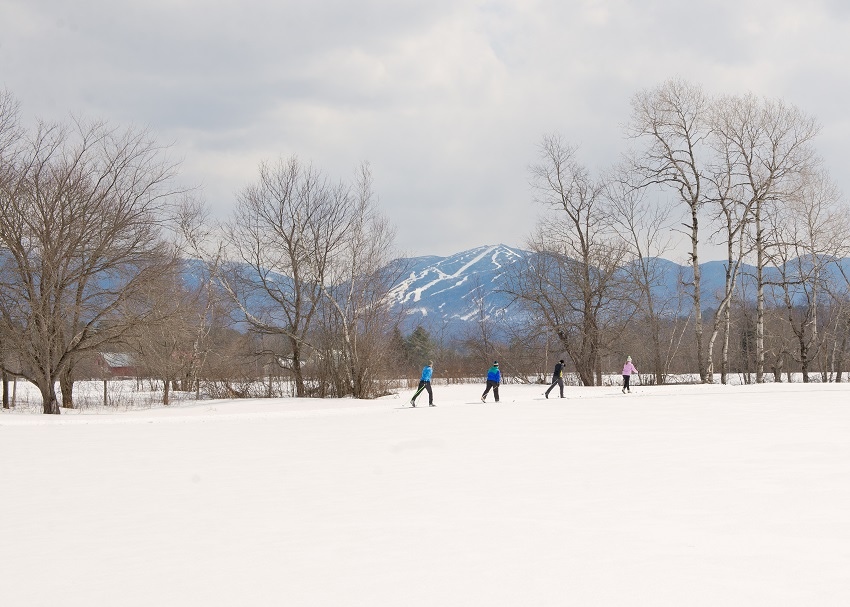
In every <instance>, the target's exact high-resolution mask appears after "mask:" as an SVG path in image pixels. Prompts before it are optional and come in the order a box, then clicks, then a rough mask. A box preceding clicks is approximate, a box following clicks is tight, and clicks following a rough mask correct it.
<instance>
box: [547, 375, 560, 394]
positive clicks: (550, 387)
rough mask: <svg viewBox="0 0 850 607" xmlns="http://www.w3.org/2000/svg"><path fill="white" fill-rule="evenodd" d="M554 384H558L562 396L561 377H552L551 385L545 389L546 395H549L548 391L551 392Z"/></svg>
mask: <svg viewBox="0 0 850 607" xmlns="http://www.w3.org/2000/svg"><path fill="white" fill-rule="evenodd" d="M555 386H558V387H559V388H560V389H561V398H564V380H563V378H561V377H553V378H552V385H551V386H549V389H548V390H546V396H547V397H548V396H549V392H551V391H552V388H554V387H555Z"/></svg>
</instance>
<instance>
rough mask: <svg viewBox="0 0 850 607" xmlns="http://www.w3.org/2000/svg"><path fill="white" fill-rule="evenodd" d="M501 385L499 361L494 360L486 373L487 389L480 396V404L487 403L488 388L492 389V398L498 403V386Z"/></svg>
mask: <svg viewBox="0 0 850 607" xmlns="http://www.w3.org/2000/svg"><path fill="white" fill-rule="evenodd" d="M500 383H502V374H501V373H499V361H497V360H494V361H493V366H492V367H490V370H489V371H487V389H486V390H484V394H482V395H481V402H482V403H484V402H487V393H488V392H489V391H490V388H493V396H495V397H496V402H499V384H500Z"/></svg>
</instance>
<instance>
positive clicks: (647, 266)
mask: <svg viewBox="0 0 850 607" xmlns="http://www.w3.org/2000/svg"><path fill="white" fill-rule="evenodd" d="M818 131H819V126H818V125H817V122H816V121H815V120H814V119H813V118H812V117H810V116H808V115H806V114H805V113H804V112H802V111H801V110H800V109H798V108H796V107H794V106H792V105H789V104H787V103H785V102H783V101H782V100H776V99H764V98H758V97H755V96H753V95H743V96H731V95H721V96H710V95H708V94H706V93H705V92H704V91H703V90H702V89H701V87H699V86H698V85H695V84H693V83H689V82H686V81H683V80H670V81H668V82H665V83H662V84H661V85H659V86H657V87H655V88H651V89H648V90H645V91H641V92H639V93H637V94H636V95H635V96H634V97H633V99H632V113H631V116H630V119H629V121H628V123H627V127H626V134H627V135H628V139H627V140H628V141H629V143H630V149H628V150H627V151H625V152H624V153H623V154H622V156H621V158H619V159H618V161H617V162H616V163H614V164H613V165H612V166H611V167H608V168H606V169H604V170H602V171H599V172H598V173H597V174H594V173H593V172H592V171H591V170H590V169H588V168H587V167H585V166H584V165H582V163H581V162H580V161H579V150H578V148H577V147H576V146H574V145H571V144H569V143H568V142H567V141H565V140H564V139H562V138H561V137H560V136H559V135H554V134H553V135H548V136H546V137H544V138H543V140H542V142H541V145H540V148H539V153H540V156H539V161H538V162H537V163H536V164H534V165H533V166H532V167H531V169H530V181H531V188H532V192H533V196H534V199H535V200H536V202H538V203H539V204H540V205H541V206H542V207H545V208H550V209H551V210H552V212H551V213H550V214H547V215H546V216H545V218H544V219H543V220H541V223H540V225H539V226H538V227H537V228H536V229H535V231H534V232H533V233H532V234H530V235H529V237H528V242H527V245H528V248H529V249H530V250H531V251H532V252H533V253H534V255H531V256H529V257H528V258H527V259H526V260H525V261H524V262H518V263H516V264H514V265H513V266H512V267H511V269H510V271H509V272H508V274H507V276H506V279H505V282H504V284H503V285H502V287H501V288H502V289H504V291H505V292H507V293H509V294H510V295H511V296H512V298H513V304H512V305H515V306H518V307H519V308H520V309H521V310H522V312H523V314H522V315H520V316H519V317H520V318H521V319H522V320H521V321H519V322H517V323H514V324H512V325H511V326H504V321H503V320H500V318H501V317H500V318H494V317H490V316H488V315H486V314H485V313H483V310H484V307H483V305H482V314H481V315H480V318H478V319H476V320H475V322H473V323H471V324H470V327H471V328H470V330H469V331H468V332H467V333H465V334H463V335H448V336H446V335H441V336H439V338H438V339H437V340H434V339H433V336H432V335H430V334H429V333H428V331H426V330H425V329H423V328H422V327H420V328H418V329H417V330H415V331H413V333H411V334H409V335H407V336H405V335H402V333H401V329H400V327H401V326H402V324H403V314H404V310H403V309H399V308H397V307H395V306H393V305H392V302H391V301H389V299H388V293H389V292H390V290H391V289H392V288H393V286H395V285H396V284H398V281H399V280H400V279H401V278H402V277H404V276H405V274H406V272H407V271H408V269H407V268H406V266H405V264H404V263H403V262H402V261H399V259H398V254H397V252H396V250H395V242H394V241H395V234H394V229H393V227H392V226H391V225H390V223H389V222H388V220H387V219H386V217H385V216H384V215H383V213H382V212H381V210H380V207H379V205H378V201H377V198H376V196H375V193H374V186H373V178H372V174H371V170H370V167H369V165H368V164H366V163H364V164H363V165H361V166H360V167H358V168H357V170H356V171H354V173H353V175H352V176H351V177H350V178H349V179H333V178H331V177H329V176H328V175H326V174H325V173H324V172H322V171H321V170H320V169H318V168H317V167H315V166H313V165H312V164H310V163H306V162H304V161H302V160H301V159H299V158H298V157H297V156H289V157H281V158H279V159H277V160H275V161H266V162H263V163H261V164H260V165H259V167H258V170H257V175H256V178H255V179H254V180H253V182H252V183H249V184H247V185H245V187H244V188H243V189H242V190H241V191H240V192H239V193H238V194H237V196H236V197H235V201H234V207H233V211H232V213H231V215H230V217H229V218H227V219H224V220H216V219H213V218H212V217H211V216H210V214H209V211H208V210H207V209H206V208H205V205H204V203H203V200H202V197H201V195H200V194H199V192H198V191H197V190H194V189H189V188H185V187H183V186H181V185H180V184H179V181H178V179H179V163H178V162H176V161H175V160H173V159H172V158H171V156H170V153H169V148H168V147H167V146H163V145H161V144H159V143H158V142H157V141H156V139H155V138H154V137H153V136H152V135H151V133H150V132H148V131H146V130H144V129H136V128H133V127H116V126H113V125H109V124H107V123H104V122H99V121H89V120H85V119H82V118H71V119H69V120H68V121H66V122H60V123H47V122H43V121H39V122H36V124H35V126H34V127H31V128H25V127H24V126H23V122H22V120H21V119H20V108H19V105H18V103H17V101H16V100H15V98H14V96H13V95H12V94H11V93H9V92H7V91H3V92H0V368H2V373H3V381H4V403H7V402H8V401H7V395H6V390H5V386H6V385H7V380H8V377H9V376H17V377H22V378H24V379H26V380H28V381H30V382H32V383H33V384H34V385H36V386H37V387H38V389H39V391H40V393H41V396H42V400H43V410H44V412H45V413H58V412H59V410H60V403H61V405H62V406H64V407H69V406H73V383H74V380H75V379H76V378H80V377H94V376H96V375H97V373H98V372H97V371H96V368H95V367H94V366H93V360H95V358H96V357H97V355H98V354H99V353H101V352H104V351H107V352H108V351H114V352H131V353H133V355H134V356H135V358H136V360H137V361H138V364H139V368H140V373H143V374H144V375H146V376H148V377H155V378H157V379H159V380H161V382H162V385H163V386H164V390H163V401H164V402H165V403H166V404H167V403H168V400H169V390H171V389H178V390H195V391H198V392H200V391H201V386H202V385H203V391H204V392H205V393H207V394H210V395H213V396H220V397H238V396H279V395H294V396H299V397H303V396H316V397H326V396H349V395H350V396H354V397H357V398H372V397H375V396H378V395H381V394H385V393H387V392H388V391H390V390H392V389H393V388H394V387H396V385H397V384H395V383H394V381H395V380H397V379H398V378H400V377H401V378H404V377H408V376H410V375H411V374H413V375H415V373H416V372H417V371H418V367H419V366H420V365H421V364H422V363H423V362H424V361H425V360H427V359H428V358H431V357H433V356H435V353H436V354H438V355H439V356H440V357H441V360H442V363H444V364H441V365H438V369H439V368H440V367H442V368H443V369H444V371H445V375H444V377H445V376H451V377H458V378H462V377H469V376H477V375H478V374H480V369H479V368H478V367H480V365H481V364H482V363H481V361H487V360H489V359H492V358H494V357H499V358H500V359H501V360H506V363H505V364H504V366H505V368H506V371H507V374H508V375H510V374H513V375H514V376H516V377H517V378H525V379H524V380H528V378H533V377H534V376H535V374H536V373H539V372H540V367H541V361H543V363H542V364H543V365H544V366H548V364H547V362H548V359H549V356H550V353H551V356H552V360H556V359H557V358H559V357H561V356H566V357H568V358H569V360H570V363H571V365H572V367H573V369H574V371H575V376H576V381H577V382H578V383H581V384H584V385H600V384H601V383H602V382H603V376H604V375H605V374H606V373H610V372H611V371H612V370H613V371H616V365H617V363H618V361H619V358H622V357H623V356H624V355H625V353H630V354H631V355H632V356H634V357H636V358H637V360H639V361H640V364H639V366H640V368H641V369H643V370H644V371H645V372H646V371H649V372H650V374H651V380H650V381H653V382H656V383H663V382H665V381H668V378H669V376H670V375H671V374H673V373H682V372H692V373H695V374H696V376H697V377H698V379H699V380H700V381H703V382H708V381H713V380H714V377H715V373H716V371H717V370H719V373H720V380H721V381H727V380H728V377H729V375H730V374H731V373H743V374H745V377H746V379H747V381H755V382H761V381H764V379H765V374H766V373H773V375H774V377H778V376H779V375H780V374H781V372H782V371H783V370H786V371H787V370H789V369H791V368H794V369H799V370H801V371H802V373H803V378H804V380H806V381H808V379H809V372H810V371H811V370H812V369H817V370H818V371H819V372H821V373H826V372H827V371H828V372H829V373H830V375H829V378H830V379H837V380H840V379H841V370H842V366H843V361H844V353H845V349H846V342H847V329H848V325H850V312H848V310H850V307H848V305H847V304H848V297H847V291H848V284H850V278H848V276H847V274H846V273H844V268H843V266H840V264H838V260H840V259H841V258H843V257H845V256H846V254H847V250H846V249H847V245H848V242H850V239H848V221H847V219H846V218H847V209H846V205H845V202H844V200H843V198H842V196H841V194H840V193H839V191H838V189H837V188H836V186H835V185H834V184H833V183H832V182H831V180H830V178H829V175H828V173H827V171H826V170H825V168H824V166H823V162H822V160H821V159H820V157H819V156H818V155H817V153H816V150H815V148H814V140H815V137H816V135H817V134H818ZM677 234H680V235H683V236H684V237H685V238H686V240H687V242H688V243H689V249H688V250H689V258H688V262H689V266H690V268H691V272H690V273H689V274H688V275H687V276H682V277H681V280H680V282H679V284H680V288H679V291H678V293H677V294H676V295H675V296H663V297H662V296H659V290H658V289H657V287H658V285H659V284H660V282H661V278H662V275H661V273H662V272H663V271H664V269H663V264H662V261H663V260H662V259H661V258H663V257H664V256H665V255H666V254H669V253H670V251H672V247H673V245H674V236H676V235H677ZM706 242H711V243H713V244H715V245H719V246H722V247H723V249H724V251H725V256H726V258H725V260H724V261H723V264H724V267H725V285H724V288H723V289H722V291H721V292H718V293H716V294H713V296H712V297H711V298H710V301H704V299H703V295H702V289H701V275H700V258H699V246H700V244H702V243H706ZM744 264H749V266H748V267H752V268H754V271H752V272H748V273H745V272H743V271H742V268H743V267H744ZM777 272H778V273H777ZM836 277H839V278H840V279H836ZM742 285H749V287H750V288H751V289H752V290H753V291H754V293H755V297H754V298H753V299H750V298H748V297H744V296H743V295H742V293H743V292H744V291H743V290H742ZM480 291H481V292H480V293H479V295H480V298H481V301H483V298H485V297H486V295H487V294H486V290H480ZM500 323H501V324H500ZM497 324H500V326H498V327H497V326H495V325H497ZM824 377H826V375H825V376H824ZM57 384H58V385H59V389H60V393H59V394H57V393H56V385H57Z"/></svg>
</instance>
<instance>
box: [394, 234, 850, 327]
mask: <svg viewBox="0 0 850 607" xmlns="http://www.w3.org/2000/svg"><path fill="white" fill-rule="evenodd" d="M532 255H533V253H532V252H530V251H524V250H522V249H515V248H512V247H508V246H506V245H503V244H499V245H486V246H481V247H476V248H474V249H470V250H468V251H463V252H461V253H457V254H455V255H450V256H448V257H438V256H434V255H429V256H424V257H414V258H407V259H402V260H399V261H398V262H397V263H400V264H403V265H402V267H403V268H404V275H405V278H404V279H403V280H402V281H401V282H399V284H398V285H397V286H396V287H395V288H394V289H393V290H392V291H391V293H390V299H391V301H392V302H393V304H394V305H395V306H396V307H397V309H400V310H402V311H403V312H404V314H405V320H404V323H403V326H402V330H403V331H404V332H405V333H409V332H410V331H412V330H413V329H414V328H416V326H417V325H422V326H423V327H425V328H426V329H428V330H429V331H430V332H431V333H432V334H433V333H435V332H436V333H441V332H442V333H445V334H447V335H453V336H457V335H459V334H461V333H462V331H464V330H466V329H469V328H470V327H471V326H472V323H474V322H475V320H476V319H477V318H479V317H480V314H481V312H482V296H485V297H484V298H483V311H484V313H485V314H486V315H487V316H489V317H491V318H496V319H499V318H501V319H506V320H508V321H510V320H511V319H512V316H513V315H514V314H519V313H520V311H519V309H518V308H514V307H508V304H509V303H510V299H509V297H508V296H507V295H505V294H504V293H500V292H499V289H500V288H501V287H502V286H503V281H504V279H505V272H506V271H507V269H508V268H509V267H510V266H511V264H514V263H517V262H519V261H522V260H526V259H528V258H529V257H530V256H532ZM653 262H654V263H655V264H657V269H658V270H659V272H658V274H659V275H660V280H659V281H658V282H657V283H656V284H655V286H654V287H653V293H654V295H655V296H656V298H657V299H658V300H659V301H670V300H673V299H675V298H676V297H677V296H679V295H680V294H682V293H686V292H687V290H688V285H689V284H690V283H692V282H693V268H691V267H690V266H689V265H681V264H678V263H675V262H673V261H670V260H667V259H662V258H655V259H653ZM725 265H726V264H725V262H723V261H709V262H706V263H702V264H700V271H701V289H700V291H701V294H702V306H703V309H704V310H706V311H708V310H711V309H715V308H716V307H717V304H718V302H719V301H720V298H721V297H722V295H723V291H724V288H725V282H726V269H725ZM839 266H841V267H843V268H844V269H845V271H846V272H847V275H848V276H850V259H842V260H838V261H837V262H836V263H834V264H832V265H830V266H829V269H828V271H827V273H826V276H825V277H824V278H825V279H829V280H832V281H833V282H834V284H839V285H841V284H845V285H846V282H845V281H844V278H843V277H842V276H841V274H840V271H839V269H838V267H839ZM754 276H755V268H754V267H753V266H750V265H747V264H743V265H742V266H741V269H740V273H739V276H738V280H737V288H738V289H739V292H743V293H744V294H745V297H746V298H747V299H750V300H752V301H754V300H755V281H754V278H753V277H754ZM779 276H780V271H779V269H777V268H765V279H766V280H768V281H777V282H778V279H779ZM767 291H768V292H767V296H768V298H769V299H771V295H773V297H774V298H775V300H777V301H778V300H779V299H780V298H781V293H780V291H779V289H778V288H776V292H775V293H773V294H771V292H770V291H771V288H770V287H768V289H767ZM795 300H796V303H798V304H801V303H803V301H804V299H803V297H802V294H801V293H797V294H796V296H795ZM687 301H688V300H687V299H686V300H685V302H684V310H685V313H688V312H689V311H690V307H689V304H688V303H687ZM497 326H498V323H497Z"/></svg>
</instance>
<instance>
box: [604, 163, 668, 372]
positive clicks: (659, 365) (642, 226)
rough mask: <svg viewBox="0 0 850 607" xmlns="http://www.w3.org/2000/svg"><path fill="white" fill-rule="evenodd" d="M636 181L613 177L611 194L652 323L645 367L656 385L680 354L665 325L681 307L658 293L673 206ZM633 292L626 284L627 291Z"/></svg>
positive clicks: (633, 278) (614, 217) (629, 268)
mask: <svg viewBox="0 0 850 607" xmlns="http://www.w3.org/2000/svg"><path fill="white" fill-rule="evenodd" d="M631 181H632V180H631V179H629V178H628V176H627V175H622V174H620V175H619V176H611V177H610V178H609V180H608V184H607V187H606V197H607V199H608V203H609V205H610V208H611V221H612V223H613V226H614V228H615V232H616V234H617V235H618V236H619V238H620V239H622V241H623V244H624V246H625V247H626V250H627V251H628V256H629V258H630V260H629V262H628V263H627V264H626V265H625V266H624V271H625V272H626V273H627V274H628V276H629V282H630V284H631V285H632V286H633V287H634V288H636V289H637V292H638V297H636V298H634V305H635V306H636V307H637V308H639V309H640V310H641V311H642V316H643V318H642V320H644V321H645V322H646V324H647V325H648V326H647V329H648V331H649V339H650V347H649V351H650V360H648V361H646V362H644V363H643V364H642V365H641V366H642V367H644V368H645V369H646V370H652V373H653V375H654V378H655V383H657V384H663V383H664V381H665V377H666V375H667V373H668V371H669V368H670V363H671V362H672V357H673V353H674V352H675V349H674V344H675V342H674V338H675V334H676V332H675V331H672V332H670V331H668V332H667V334H668V335H669V337H668V339H667V340H666V343H664V337H663V334H664V327H665V324H666V323H667V322H669V321H670V320H672V318H673V317H675V316H676V315H677V314H678V311H679V310H678V309H677V306H675V305H674V302H673V301H672V300H670V299H669V297H666V296H664V297H662V296H659V294H658V287H659V286H660V285H661V284H662V283H663V281H664V278H665V277H664V273H665V267H664V264H665V262H664V260H663V259H661V256H662V255H664V253H665V252H667V251H669V250H670V248H671V247H672V241H671V238H670V235H669V229H670V225H669V209H668V208H666V207H665V206H663V205H658V204H652V203H651V202H649V201H648V200H647V197H646V195H645V190H642V189H636V188H634V187H632V186H630V185H629V183H630V182H631ZM631 290H632V289H630V288H628V287H627V291H631Z"/></svg>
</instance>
